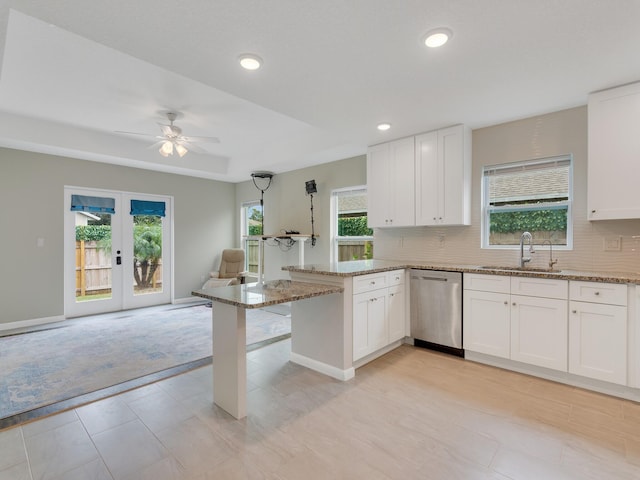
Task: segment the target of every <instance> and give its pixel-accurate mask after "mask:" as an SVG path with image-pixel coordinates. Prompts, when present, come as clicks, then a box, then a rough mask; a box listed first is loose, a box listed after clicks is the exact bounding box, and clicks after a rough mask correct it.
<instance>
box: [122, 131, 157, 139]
mask: <svg viewBox="0 0 640 480" xmlns="http://www.w3.org/2000/svg"><path fill="white" fill-rule="evenodd" d="M113 133H122V134H124V135H138V136H140V137H152V138H158V137H157V135H152V134H150V133H139V132H123V131H121V130H116V131H114V132H113ZM160 138H163V137H160Z"/></svg>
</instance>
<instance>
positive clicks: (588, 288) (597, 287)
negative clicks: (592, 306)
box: [569, 281, 627, 306]
mask: <svg viewBox="0 0 640 480" xmlns="http://www.w3.org/2000/svg"><path fill="white" fill-rule="evenodd" d="M569 295H570V297H571V300H578V301H581V302H591V303H606V304H609V305H622V306H625V305H627V286H626V285H624V284H622V283H598V282H574V281H571V282H569Z"/></svg>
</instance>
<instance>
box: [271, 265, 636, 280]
mask: <svg viewBox="0 0 640 480" xmlns="http://www.w3.org/2000/svg"><path fill="white" fill-rule="evenodd" d="M406 268H417V269H422V270H444V271H449V272H463V273H482V274H486V275H511V276H520V277H539V278H557V279H562V280H581V281H589V282H609V283H631V284H636V285H640V274H637V273H620V272H589V271H580V270H548V269H536V268H524V269H519V268H518V267H516V266H512V267H509V266H504V267H502V266H495V267H490V266H489V267H487V266H478V265H459V264H427V263H407V262H395V261H388V260H354V261H350V262H340V263H331V264H326V265H291V266H286V267H282V269H283V270H287V271H289V272H297V273H313V274H318V275H331V276H340V277H353V276H357V275H367V274H369V273H379V272H388V271H391V270H397V269H406Z"/></svg>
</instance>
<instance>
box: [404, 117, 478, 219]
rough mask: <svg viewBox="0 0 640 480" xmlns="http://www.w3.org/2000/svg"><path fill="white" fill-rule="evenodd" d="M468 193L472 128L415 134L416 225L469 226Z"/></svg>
mask: <svg viewBox="0 0 640 480" xmlns="http://www.w3.org/2000/svg"><path fill="white" fill-rule="evenodd" d="M470 192H471V131H470V130H469V129H468V128H465V127H464V126H463V125H456V126H454V127H449V128H444V129H442V130H438V131H436V132H429V133H425V134H422V135H418V136H416V225H469V224H470V218H471V217H470V206H471V197H470Z"/></svg>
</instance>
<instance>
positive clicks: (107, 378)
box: [0, 305, 291, 419]
mask: <svg viewBox="0 0 640 480" xmlns="http://www.w3.org/2000/svg"><path fill="white" fill-rule="evenodd" d="M246 318H247V345H251V344H255V343H257V342H262V341H265V340H267V339H269V338H272V337H279V336H282V335H286V334H290V333H291V317H290V316H286V315H281V314H278V313H272V312H266V311H263V310H259V309H255V310H253V309H250V310H247V317H246ZM211 350H212V344H211V308H210V307H207V306H205V305H195V306H188V307H176V306H171V307H153V308H151V309H141V310H140V311H132V312H118V313H116V314H107V315H100V316H95V317H86V318H81V319H75V320H67V321H65V322H61V323H60V324H56V325H55V326H52V327H50V328H46V329H43V330H40V331H35V332H30V333H26V334H20V335H10V336H5V337H0V419H2V418H5V417H10V416H13V415H16V414H19V413H22V412H26V411H30V410H33V409H37V408H40V407H43V406H46V405H50V404H53V403H56V402H61V401H64V400H67V399H70V398H74V397H78V396H81V395H85V394H87V393H89V392H94V391H97V390H101V389H104V388H106V387H110V386H113V385H116V384H120V383H123V382H127V381H129V380H131V379H136V378H139V377H143V376H146V375H149V374H152V373H155V372H159V371H162V370H165V369H169V368H171V367H175V366H178V365H183V364H188V363H189V362H194V361H196V360H200V359H204V358H207V357H211V355H212V352H211Z"/></svg>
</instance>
